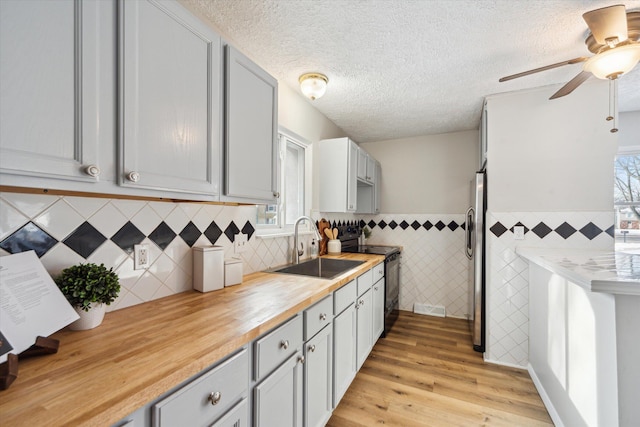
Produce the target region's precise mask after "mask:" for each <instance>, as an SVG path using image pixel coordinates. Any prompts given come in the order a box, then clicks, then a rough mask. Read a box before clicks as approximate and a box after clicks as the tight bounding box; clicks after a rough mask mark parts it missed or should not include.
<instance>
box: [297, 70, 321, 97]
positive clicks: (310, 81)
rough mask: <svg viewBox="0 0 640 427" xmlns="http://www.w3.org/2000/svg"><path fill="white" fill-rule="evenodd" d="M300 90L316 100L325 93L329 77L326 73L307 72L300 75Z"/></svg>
mask: <svg viewBox="0 0 640 427" xmlns="http://www.w3.org/2000/svg"><path fill="white" fill-rule="evenodd" d="M298 81H299V82H300V90H301V91H302V93H303V94H304V96H306V97H307V98H309V99H311V100H312V101H313V100H316V99H318V98H320V97H321V96H322V95H324V92H325V91H326V90H327V83H329V79H328V78H327V76H325V75H324V74H320V73H307V74H303V75H301V76H300V78H299V79H298Z"/></svg>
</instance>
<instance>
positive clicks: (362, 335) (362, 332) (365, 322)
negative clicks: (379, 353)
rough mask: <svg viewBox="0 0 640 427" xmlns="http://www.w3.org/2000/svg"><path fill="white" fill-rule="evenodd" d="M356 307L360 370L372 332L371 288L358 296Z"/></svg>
mask: <svg viewBox="0 0 640 427" xmlns="http://www.w3.org/2000/svg"><path fill="white" fill-rule="evenodd" d="M356 308H357V326H358V333H357V337H356V342H357V344H356V354H357V361H358V364H357V368H358V370H360V368H361V367H362V364H363V363H364V361H365V360H366V359H367V356H369V352H370V351H371V347H372V342H373V340H372V333H373V328H372V326H371V322H372V317H371V316H372V314H373V308H372V303H371V289H369V290H368V291H367V292H365V293H364V294H362V295H361V296H360V297H358V301H357V303H356Z"/></svg>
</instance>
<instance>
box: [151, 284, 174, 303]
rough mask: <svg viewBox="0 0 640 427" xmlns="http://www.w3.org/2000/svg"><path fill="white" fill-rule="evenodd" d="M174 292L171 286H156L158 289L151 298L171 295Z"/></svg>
mask: <svg viewBox="0 0 640 427" xmlns="http://www.w3.org/2000/svg"><path fill="white" fill-rule="evenodd" d="M173 294H174V292H173V290H172V289H171V288H169V287H168V286H164V285H162V286H160V287H159V288H158V290H157V291H156V292H155V293H154V294H153V297H152V299H154V300H155V299H159V298H164V297H168V296H169V295H173Z"/></svg>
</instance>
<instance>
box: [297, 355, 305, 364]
mask: <svg viewBox="0 0 640 427" xmlns="http://www.w3.org/2000/svg"><path fill="white" fill-rule="evenodd" d="M298 362H300V363H302V364H304V356H298Z"/></svg>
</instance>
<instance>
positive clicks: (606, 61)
mask: <svg viewBox="0 0 640 427" xmlns="http://www.w3.org/2000/svg"><path fill="white" fill-rule="evenodd" d="M638 61H640V43H633V44H627V45H624V46H618V47H615V48H613V49H609V50H606V51H604V52H601V53H599V54H597V55H595V56H592V57H591V58H589V59H588V60H587V62H585V63H584V70H585V71H589V72H590V73H592V74H593V75H594V76H596V77H597V78H599V79H608V78H616V77H618V76H619V75H621V74H624V73H628V72H629V71H631V70H632V69H633V67H635V66H636V64H637V63H638Z"/></svg>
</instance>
